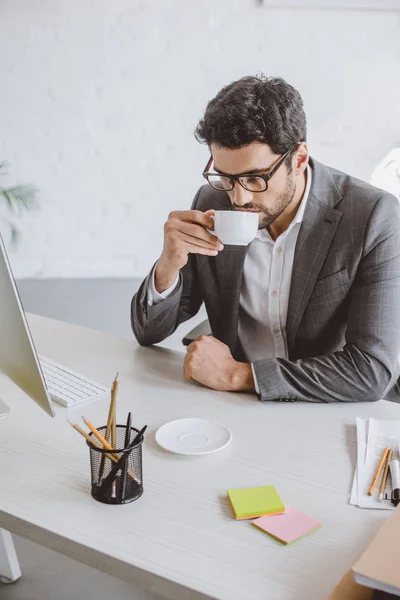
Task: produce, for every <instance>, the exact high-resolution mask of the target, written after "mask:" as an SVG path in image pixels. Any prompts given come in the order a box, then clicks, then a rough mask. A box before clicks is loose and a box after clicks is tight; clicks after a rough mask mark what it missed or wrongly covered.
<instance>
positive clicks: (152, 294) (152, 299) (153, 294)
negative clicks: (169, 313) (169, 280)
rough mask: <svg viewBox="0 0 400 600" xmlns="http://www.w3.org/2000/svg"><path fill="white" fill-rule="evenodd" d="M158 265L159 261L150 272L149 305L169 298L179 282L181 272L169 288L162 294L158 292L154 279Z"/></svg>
mask: <svg viewBox="0 0 400 600" xmlns="http://www.w3.org/2000/svg"><path fill="white" fill-rule="evenodd" d="M156 266H157V263H156V264H155V265H154V267H153V270H152V272H151V274H150V277H149V284H148V287H147V303H148V304H149V306H153V304H154V305H155V304H159V303H160V302H162V301H163V300H165V299H166V298H168V296H170V295H171V294H172V292H173V291H174V289H175V288H176V286H177V285H178V283H179V273H178V275H177V276H176V279H175V281H174V283H173V284H172V285H171V286H170V287H169V288H168V289H167V290H164V291H163V292H162V293H161V294H160V293H159V292H157V290H156V284H155V281H154V277H155V272H156Z"/></svg>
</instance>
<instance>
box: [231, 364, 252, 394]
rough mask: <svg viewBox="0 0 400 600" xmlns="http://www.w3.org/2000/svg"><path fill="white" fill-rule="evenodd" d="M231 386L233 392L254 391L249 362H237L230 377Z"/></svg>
mask: <svg viewBox="0 0 400 600" xmlns="http://www.w3.org/2000/svg"><path fill="white" fill-rule="evenodd" d="M232 387H233V391H235V392H255V391H256V386H255V383H254V377H253V370H252V368H251V364H250V363H242V362H237V363H236V367H235V370H234V373H233V377H232Z"/></svg>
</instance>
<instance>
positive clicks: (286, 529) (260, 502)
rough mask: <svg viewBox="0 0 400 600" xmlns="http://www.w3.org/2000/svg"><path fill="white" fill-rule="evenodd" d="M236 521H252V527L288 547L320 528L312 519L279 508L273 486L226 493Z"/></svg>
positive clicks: (289, 509) (295, 511)
mask: <svg viewBox="0 0 400 600" xmlns="http://www.w3.org/2000/svg"><path fill="white" fill-rule="evenodd" d="M228 497H229V500H230V502H231V504H232V508H233V512H234V513H235V517H236V519H239V520H241V519H254V518H255V517H259V518H256V519H255V520H254V521H252V525H254V526H255V527H258V529H260V530H261V531H263V532H265V533H267V534H268V535H270V536H271V537H273V538H275V539H276V540H278V541H280V542H282V544H291V543H292V542H295V541H296V540H298V539H300V538H302V537H304V536H305V535H307V534H309V533H311V532H312V531H315V530H316V529H318V528H319V527H321V523H319V521H317V520H316V519H312V518H311V517H308V516H307V515H305V514H304V513H302V512H300V511H299V510H296V509H295V508H291V507H290V506H286V507H285V505H284V504H283V502H282V500H281V498H280V497H279V495H278V493H277V491H276V489H275V488H274V486H273V485H265V486H261V487H254V488H239V489H232V490H228Z"/></svg>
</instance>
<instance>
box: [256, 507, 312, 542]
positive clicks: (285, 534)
mask: <svg viewBox="0 0 400 600" xmlns="http://www.w3.org/2000/svg"><path fill="white" fill-rule="evenodd" d="M252 525H255V526H256V527H258V528H259V529H261V530H262V531H264V532H265V533H268V535H271V536H272V537H274V538H275V539H277V540H279V541H280V542H282V543H283V544H291V543H292V542H295V541H296V540H298V539H299V538H301V537H303V536H305V535H307V534H308V533H311V532H312V531H315V529H318V527H321V523H320V522H319V521H317V520H316V519H312V518H311V517H308V516H307V515H305V514H304V513H302V512H300V511H299V510H296V509H295V508H292V507H291V506H286V509H285V512H284V513H283V514H281V515H266V516H265V517H260V518H259V519H255V521H252Z"/></svg>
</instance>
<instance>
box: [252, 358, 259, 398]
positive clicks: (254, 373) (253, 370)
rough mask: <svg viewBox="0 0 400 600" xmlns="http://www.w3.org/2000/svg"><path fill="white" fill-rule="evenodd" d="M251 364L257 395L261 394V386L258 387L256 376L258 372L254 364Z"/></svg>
mask: <svg viewBox="0 0 400 600" xmlns="http://www.w3.org/2000/svg"><path fill="white" fill-rule="evenodd" d="M250 364H251V371H252V373H253V379H254V386H255V388H256V393H257V394H260V386H259V385H258V381H257V376H256V370H255V368H254V365H253V363H250Z"/></svg>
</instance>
